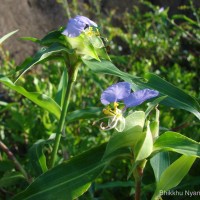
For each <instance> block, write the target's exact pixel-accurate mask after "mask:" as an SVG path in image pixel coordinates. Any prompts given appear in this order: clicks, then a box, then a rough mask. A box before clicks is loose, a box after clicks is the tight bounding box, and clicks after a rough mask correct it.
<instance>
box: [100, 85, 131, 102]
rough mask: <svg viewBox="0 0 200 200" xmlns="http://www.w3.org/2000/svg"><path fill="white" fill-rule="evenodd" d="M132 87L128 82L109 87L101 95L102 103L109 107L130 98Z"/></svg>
mask: <svg viewBox="0 0 200 200" xmlns="http://www.w3.org/2000/svg"><path fill="white" fill-rule="evenodd" d="M130 92H131V85H130V83H127V82H119V83H116V84H114V85H111V86H110V87H108V88H107V89H106V90H105V91H103V93H102V94H101V103H102V104H104V105H107V104H109V103H112V102H117V101H120V100H122V99H124V98H126V97H128V96H129V94H130Z"/></svg>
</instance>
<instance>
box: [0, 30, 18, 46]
mask: <svg viewBox="0 0 200 200" xmlns="http://www.w3.org/2000/svg"><path fill="white" fill-rule="evenodd" d="M17 31H18V30H16V31H12V32H10V33H8V34H6V35H4V36H3V37H1V38H0V45H1V44H2V43H3V42H4V41H5V40H7V39H8V38H9V37H11V36H12V35H13V34H15V33H16V32H17Z"/></svg>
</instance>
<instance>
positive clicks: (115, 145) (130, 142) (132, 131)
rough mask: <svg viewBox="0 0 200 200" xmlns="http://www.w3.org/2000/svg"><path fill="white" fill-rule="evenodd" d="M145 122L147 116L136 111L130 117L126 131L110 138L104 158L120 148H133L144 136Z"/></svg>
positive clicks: (127, 120)
mask: <svg viewBox="0 0 200 200" xmlns="http://www.w3.org/2000/svg"><path fill="white" fill-rule="evenodd" d="M144 120H145V114H144V112H142V111H136V112H133V113H132V114H130V115H128V116H127V117H126V124H125V129H124V131H123V132H116V133H115V134H114V135H113V136H112V137H111V138H110V140H109V142H108V145H107V148H106V152H105V155H104V158H106V157H107V156H109V154H111V153H113V152H115V151H116V150H118V149H120V148H124V147H133V146H134V145H135V144H136V142H137V140H138V138H140V135H141V134H142V130H143V126H144Z"/></svg>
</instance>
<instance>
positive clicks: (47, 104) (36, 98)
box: [0, 75, 61, 118]
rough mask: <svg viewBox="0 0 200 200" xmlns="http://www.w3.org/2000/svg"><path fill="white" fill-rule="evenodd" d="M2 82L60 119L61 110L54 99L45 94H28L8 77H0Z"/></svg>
mask: <svg viewBox="0 0 200 200" xmlns="http://www.w3.org/2000/svg"><path fill="white" fill-rule="evenodd" d="M0 82H1V83H3V84H4V85H6V86H7V87H9V88H10V89H12V90H14V91H16V92H18V93H19V94H21V95H23V96H25V97H26V98H28V99H29V100H31V101H33V102H34V103H35V104H37V105H38V106H40V107H42V108H43V109H45V110H47V111H49V112H50V113H52V114H53V115H55V116H56V117H57V118H59V116H60V112H61V108H60V106H59V105H58V104H57V103H56V102H55V101H54V100H53V99H52V98H50V97H48V96H47V95H45V94H40V93H37V92H28V91H26V90H25V89H24V88H23V87H21V86H17V85H15V84H14V83H13V82H12V81H11V80H10V79H9V78H8V77H5V76H2V75H0Z"/></svg>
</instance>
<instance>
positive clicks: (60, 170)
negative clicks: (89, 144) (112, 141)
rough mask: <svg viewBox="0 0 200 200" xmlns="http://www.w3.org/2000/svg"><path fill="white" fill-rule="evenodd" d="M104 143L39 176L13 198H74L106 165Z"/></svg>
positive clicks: (86, 187) (24, 199) (18, 199)
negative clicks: (103, 157)
mask: <svg viewBox="0 0 200 200" xmlns="http://www.w3.org/2000/svg"><path fill="white" fill-rule="evenodd" d="M105 147H106V144H103V145H101V146H99V147H96V148H93V149H91V150H89V151H87V152H85V153H82V154H80V155H78V156H75V157H74V158H72V159H70V160H69V161H67V162H66V163H62V164H60V165H58V166H56V167H55V168H53V169H52V170H50V171H48V172H46V173H44V174H42V175H41V176H39V177H38V178H37V179H36V180H35V181H34V182H33V183H32V184H31V185H30V186H29V187H28V188H27V189H26V190H25V191H24V192H22V193H20V194H19V195H17V196H16V197H15V198H14V199H13V200H35V199H37V200H38V199H43V200H49V199H60V200H63V199H67V200H70V199H74V198H77V197H78V196H80V195H82V194H83V193H84V192H85V191H86V190H87V189H88V187H89V186H90V183H91V181H93V180H94V179H95V178H96V177H97V176H98V175H99V174H100V173H101V171H102V170H103V168H104V167H105V166H106V164H107V163H106V162H102V161H101V159H102V156H103V154H104V151H105Z"/></svg>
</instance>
